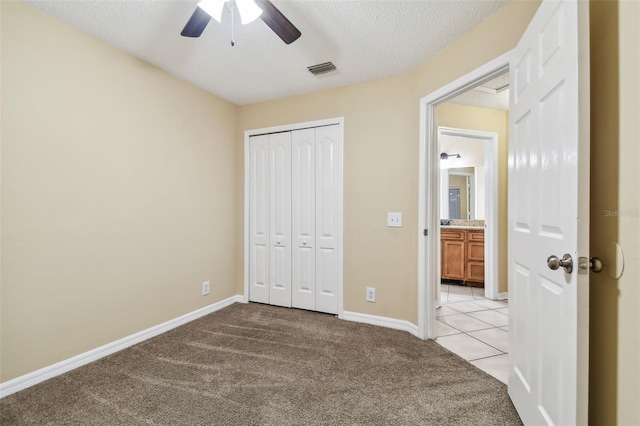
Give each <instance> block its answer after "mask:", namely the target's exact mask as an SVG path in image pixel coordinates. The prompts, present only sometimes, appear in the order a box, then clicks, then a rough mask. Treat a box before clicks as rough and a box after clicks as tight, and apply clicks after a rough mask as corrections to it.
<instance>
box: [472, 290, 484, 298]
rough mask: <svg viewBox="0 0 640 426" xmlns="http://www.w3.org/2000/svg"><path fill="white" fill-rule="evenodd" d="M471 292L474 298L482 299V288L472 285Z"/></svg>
mask: <svg viewBox="0 0 640 426" xmlns="http://www.w3.org/2000/svg"><path fill="white" fill-rule="evenodd" d="M471 292H472V293H473V298H474V299H484V288H481V287H472V288H471Z"/></svg>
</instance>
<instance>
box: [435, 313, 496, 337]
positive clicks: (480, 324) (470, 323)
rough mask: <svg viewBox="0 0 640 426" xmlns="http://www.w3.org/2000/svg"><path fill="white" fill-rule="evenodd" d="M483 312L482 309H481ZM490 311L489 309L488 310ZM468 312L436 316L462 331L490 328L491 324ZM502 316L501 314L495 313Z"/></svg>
mask: <svg viewBox="0 0 640 426" xmlns="http://www.w3.org/2000/svg"><path fill="white" fill-rule="evenodd" d="M481 312H484V311H481ZM488 312H490V311H488ZM469 315H470V314H458V315H447V316H444V317H440V318H438V320H439V321H442V322H444V323H445V324H447V325H450V326H451V327H454V328H457V329H458V330H460V331H464V332H465V333H468V332H470V331H477V330H484V329H487V328H491V324H487V323H486V322H484V321H480V320H478V319H476V318H472V317H470V316H469ZM496 315H500V316H502V317H504V315H502V314H496Z"/></svg>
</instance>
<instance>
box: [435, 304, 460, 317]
mask: <svg viewBox="0 0 640 426" xmlns="http://www.w3.org/2000/svg"><path fill="white" fill-rule="evenodd" d="M459 313H460V312H459V311H456V310H455V309H451V308H450V307H449V306H440V307H439V308H438V309H436V317H442V316H445V315H456V314H459Z"/></svg>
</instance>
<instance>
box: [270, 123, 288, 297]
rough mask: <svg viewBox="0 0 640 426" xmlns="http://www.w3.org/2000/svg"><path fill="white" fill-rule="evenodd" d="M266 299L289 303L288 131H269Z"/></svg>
mask: <svg viewBox="0 0 640 426" xmlns="http://www.w3.org/2000/svg"><path fill="white" fill-rule="evenodd" d="M269 159H270V164H269V166H270V169H269V228H270V243H271V250H270V253H269V259H270V271H269V272H270V284H271V285H270V290H269V303H271V304H272V305H278V306H287V307H291V133H290V132H284V133H274V134H271V135H269Z"/></svg>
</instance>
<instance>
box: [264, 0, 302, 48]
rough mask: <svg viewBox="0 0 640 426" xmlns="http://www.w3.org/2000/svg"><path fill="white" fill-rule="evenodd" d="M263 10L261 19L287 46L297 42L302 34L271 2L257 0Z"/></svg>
mask: <svg viewBox="0 0 640 426" xmlns="http://www.w3.org/2000/svg"><path fill="white" fill-rule="evenodd" d="M256 3H257V4H258V6H260V8H262V15H260V19H262V20H263V21H264V23H265V24H267V25H268V26H269V28H271V29H272V30H273V32H274V33H276V34H277V35H278V37H280V38H281V39H282V41H284V42H285V43H286V44H291V43H293V42H294V41H296V40H297V39H298V38H300V36H301V35H302V33H301V32H300V31H299V30H298V29H297V28H296V27H295V25H293V24H292V23H291V21H289V20H288V19H287V17H286V16H284V15H283V14H282V12H280V11H279V10H278V8H277V7H275V6H274V5H273V3H271V2H270V1H269V0H256Z"/></svg>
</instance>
